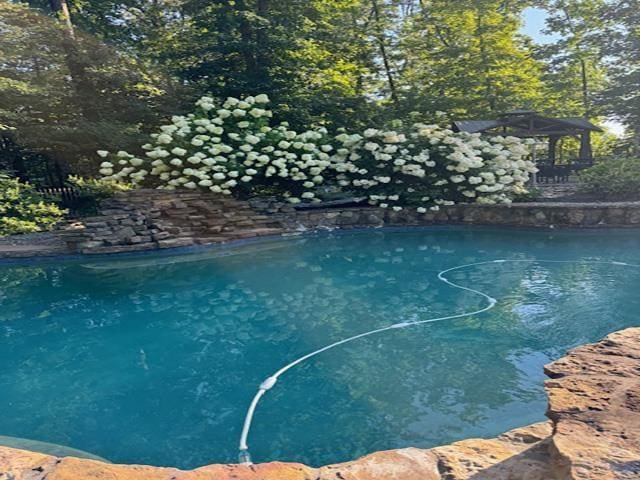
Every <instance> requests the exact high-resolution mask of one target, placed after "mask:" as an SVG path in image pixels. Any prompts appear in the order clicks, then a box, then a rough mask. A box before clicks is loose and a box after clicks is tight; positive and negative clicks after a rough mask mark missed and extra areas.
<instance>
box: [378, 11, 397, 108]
mask: <svg viewBox="0 0 640 480" xmlns="http://www.w3.org/2000/svg"><path fill="white" fill-rule="evenodd" d="M371 6H372V8H373V16H374V18H375V21H376V35H375V37H376V40H377V42H378V46H379V47H380V56H381V57H382V64H383V66H384V71H385V74H386V76H387V82H388V83H389V91H390V93H391V100H393V103H394V104H395V105H396V106H398V104H399V99H398V92H397V90H396V82H395V80H394V78H393V72H392V70H391V63H390V62H389V55H388V53H387V47H386V45H385V41H384V40H385V35H384V27H383V25H382V23H381V18H380V9H379V8H378V2H377V0H371Z"/></svg>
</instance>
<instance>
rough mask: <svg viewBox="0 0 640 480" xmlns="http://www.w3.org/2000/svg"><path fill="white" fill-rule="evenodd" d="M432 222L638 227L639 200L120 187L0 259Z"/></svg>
mask: <svg viewBox="0 0 640 480" xmlns="http://www.w3.org/2000/svg"><path fill="white" fill-rule="evenodd" d="M434 225H482V226H495V227H520V228H589V229H600V228H640V202H602V203H554V202H540V203H514V204H508V205H477V204H468V205H454V206H450V207H443V208H442V209H441V210H440V211H438V212H431V211H429V212H427V213H424V214H420V213H417V212H416V211H410V210H403V211H400V212H394V211H392V210H389V209H381V208H376V207H371V206H358V207H341V208H330V209H323V208H319V209H305V210H296V209H295V208H293V207H292V206H291V205H289V204H283V203H279V202H277V201H273V200H265V199H254V200H249V201H242V200H237V199H233V198H229V197H221V196H219V195H214V194H209V193H202V192H163V191H158V190H144V189H143V190H135V191H132V192H123V193H119V194H117V195H115V196H114V197H113V198H112V199H109V200H108V201H105V202H103V204H102V205H101V208H100V210H99V212H98V213H97V214H96V215H94V216H91V217H85V218H81V219H77V220H75V221H71V222H68V223H66V224H64V225H62V226H60V227H59V228H58V229H57V230H56V231H54V232H50V233H42V234H31V235H23V236H13V237H6V238H2V239H0V259H2V258H5V259H6V258H32V257H51V256H60V255H73V254H79V255H99V254H107V253H108V254H113V253H134V252H146V251H154V250H165V249H179V248H183V247H191V246H195V245H216V244H227V243H230V242H235V241H238V240H246V239H251V238H259V237H273V236H276V237H278V236H286V235H291V234H298V233H300V232H303V231H304V232H310V231H318V230H332V229H344V230H347V229H362V228H380V227H412V226H422V227H424V226H434Z"/></svg>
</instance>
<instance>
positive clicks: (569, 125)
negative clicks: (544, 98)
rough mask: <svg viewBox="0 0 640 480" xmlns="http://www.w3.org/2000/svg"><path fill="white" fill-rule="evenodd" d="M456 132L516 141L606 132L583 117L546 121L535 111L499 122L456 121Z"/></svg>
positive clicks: (520, 112) (515, 113)
mask: <svg viewBox="0 0 640 480" xmlns="http://www.w3.org/2000/svg"><path fill="white" fill-rule="evenodd" d="M453 128H454V130H456V131H458V132H468V133H478V132H490V133H495V134H507V135H513V136H516V137H549V136H558V137H562V136H568V135H576V134H580V133H583V132H586V131H592V132H601V131H602V129H601V128H600V127H598V126H596V125H594V124H593V123H591V122H590V121H588V120H586V119H585V118H582V117H562V118H552V117H543V116H542V115H540V114H538V113H537V112H535V111H533V110H514V111H511V112H506V113H504V114H503V115H501V116H500V118H498V119H495V120H456V121H454V122H453Z"/></svg>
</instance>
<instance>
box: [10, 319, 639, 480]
mask: <svg viewBox="0 0 640 480" xmlns="http://www.w3.org/2000/svg"><path fill="white" fill-rule="evenodd" d="M545 372H546V373H547V375H548V376H549V377H550V379H549V380H547V381H546V382H545V388H546V390H547V392H548V394H549V408H548V411H547V416H548V417H549V418H550V422H543V423H538V424H534V425H530V426H528V427H523V428H518V429H515V430H511V431H510V432H507V433H505V434H503V435H500V436H498V437H496V438H494V439H486V440H485V439H470V440H463V441H460V442H456V443H453V444H451V445H447V446H442V447H436V448H432V449H428V450H422V449H418V448H404V449H400V450H389V451H384V452H377V453H373V454H370V455H367V456H365V457H363V458H360V459H358V460H355V461H352V462H346V463H341V464H337V465H329V466H326V467H321V468H311V467H307V466H305V465H301V464H295V463H282V462H272V463H265V464H258V465H251V466H246V465H209V466H205V467H202V468H198V469H195V470H191V471H182V470H177V469H174V468H163V467H152V466H144V465H113V464H107V463H103V462H99V461H95V460H86V459H79V458H74V457H65V458H56V457H53V456H50V455H44V454H40V453H34V452H29V451H25V450H17V449H13V448H8V447H0V480H102V479H106V478H108V479H110V480H232V479H233V480H631V479H635V480H637V479H639V478H640V328H629V329H626V330H622V331H619V332H616V333H613V334H611V335H608V336H607V337H605V338H604V339H603V340H601V341H599V342H596V343H593V344H588V345H584V346H581V347H578V348H575V349H573V350H571V351H570V352H569V353H568V354H567V355H566V356H565V357H563V358H561V359H560V360H557V361H556V362H553V363H551V364H549V365H547V366H546V367H545Z"/></svg>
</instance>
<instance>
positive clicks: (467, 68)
mask: <svg viewBox="0 0 640 480" xmlns="http://www.w3.org/2000/svg"><path fill="white" fill-rule="evenodd" d="M0 6H1V7H2V8H1V9H0V58H1V59H2V61H1V62H0V135H2V136H3V138H4V140H3V142H4V144H7V143H10V144H11V145H15V144H17V145H19V146H20V147H22V148H27V149H29V150H30V151H33V152H36V153H38V154H45V155H47V156H49V157H51V158H54V159H55V160H57V161H59V162H62V163H63V164H64V165H68V166H70V167H71V168H72V169H73V170H75V171H78V172H80V173H92V172H94V171H95V170H96V166H97V163H96V159H95V157H94V156H93V153H94V152H95V150H97V149H99V148H105V147H106V148H110V149H118V148H121V149H129V150H130V149H133V148H135V145H139V144H140V142H139V139H140V136H141V135H143V134H146V133H148V131H149V130H151V129H153V128H155V127H156V126H157V125H158V123H159V122H160V119H162V118H166V117H168V116H170V114H172V113H177V114H179V113H184V111H185V109H186V108H188V105H190V104H192V102H193V100H194V99H195V98H198V97H199V96H201V95H205V94H206V95H212V96H214V97H220V98H226V97H228V96H242V95H257V94H260V93H267V94H269V97H270V98H271V99H272V101H273V105H274V112H275V115H276V116H277V120H278V121H287V122H289V123H290V124H291V126H292V127H293V128H299V129H303V128H307V127H309V126H311V125H322V126H326V127H327V128H329V129H330V130H337V129H339V128H341V127H354V126H357V127H366V126H372V125H374V126H375V125H380V124H384V123H385V122H390V121H392V120H394V119H397V118H399V119H402V120H408V119H413V118H416V119H420V120H421V121H427V120H429V121H431V120H436V119H441V120H451V119H452V118H477V117H485V116H488V117H491V116H495V115H498V114H499V113H501V112H504V111H507V110H512V109H519V108H528V109H535V110H539V111H541V112H545V113H547V114H560V115H578V116H584V117H586V118H591V119H593V118H598V117H600V118H604V116H608V117H612V118H615V119H616V120H618V121H619V122H622V123H623V124H624V125H626V126H627V128H628V131H629V132H630V133H631V136H632V137H633V139H634V142H635V145H636V148H638V144H639V143H640V141H639V140H638V138H640V127H639V126H638V125H639V124H640V103H639V102H640V73H638V72H640V68H639V67H640V64H639V62H640V33H639V29H638V24H639V23H640V17H639V14H638V12H639V11H640V8H638V7H640V5H639V2H638V0H510V1H505V0H459V1H456V2H450V1H446V0H428V1H427V0H287V1H283V0H154V1H147V0H91V1H89V0H30V1H28V2H19V1H12V0H0ZM533 6H535V7H538V8H542V9H545V10H546V11H547V12H548V17H547V27H546V28H547V31H548V33H550V34H553V37H552V38H553V41H551V42H550V43H545V44H537V43H536V42H535V41H534V39H531V38H529V37H527V36H525V35H524V34H523V33H522V31H521V30H522V29H521V27H522V22H523V20H522V18H523V11H524V10H525V9H526V8H529V7H533ZM9 140H10V141H9ZM0 144H3V143H2V142H0ZM14 151H15V149H14ZM0 156H1V155H0ZM0 168H2V165H1V164H0Z"/></svg>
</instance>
